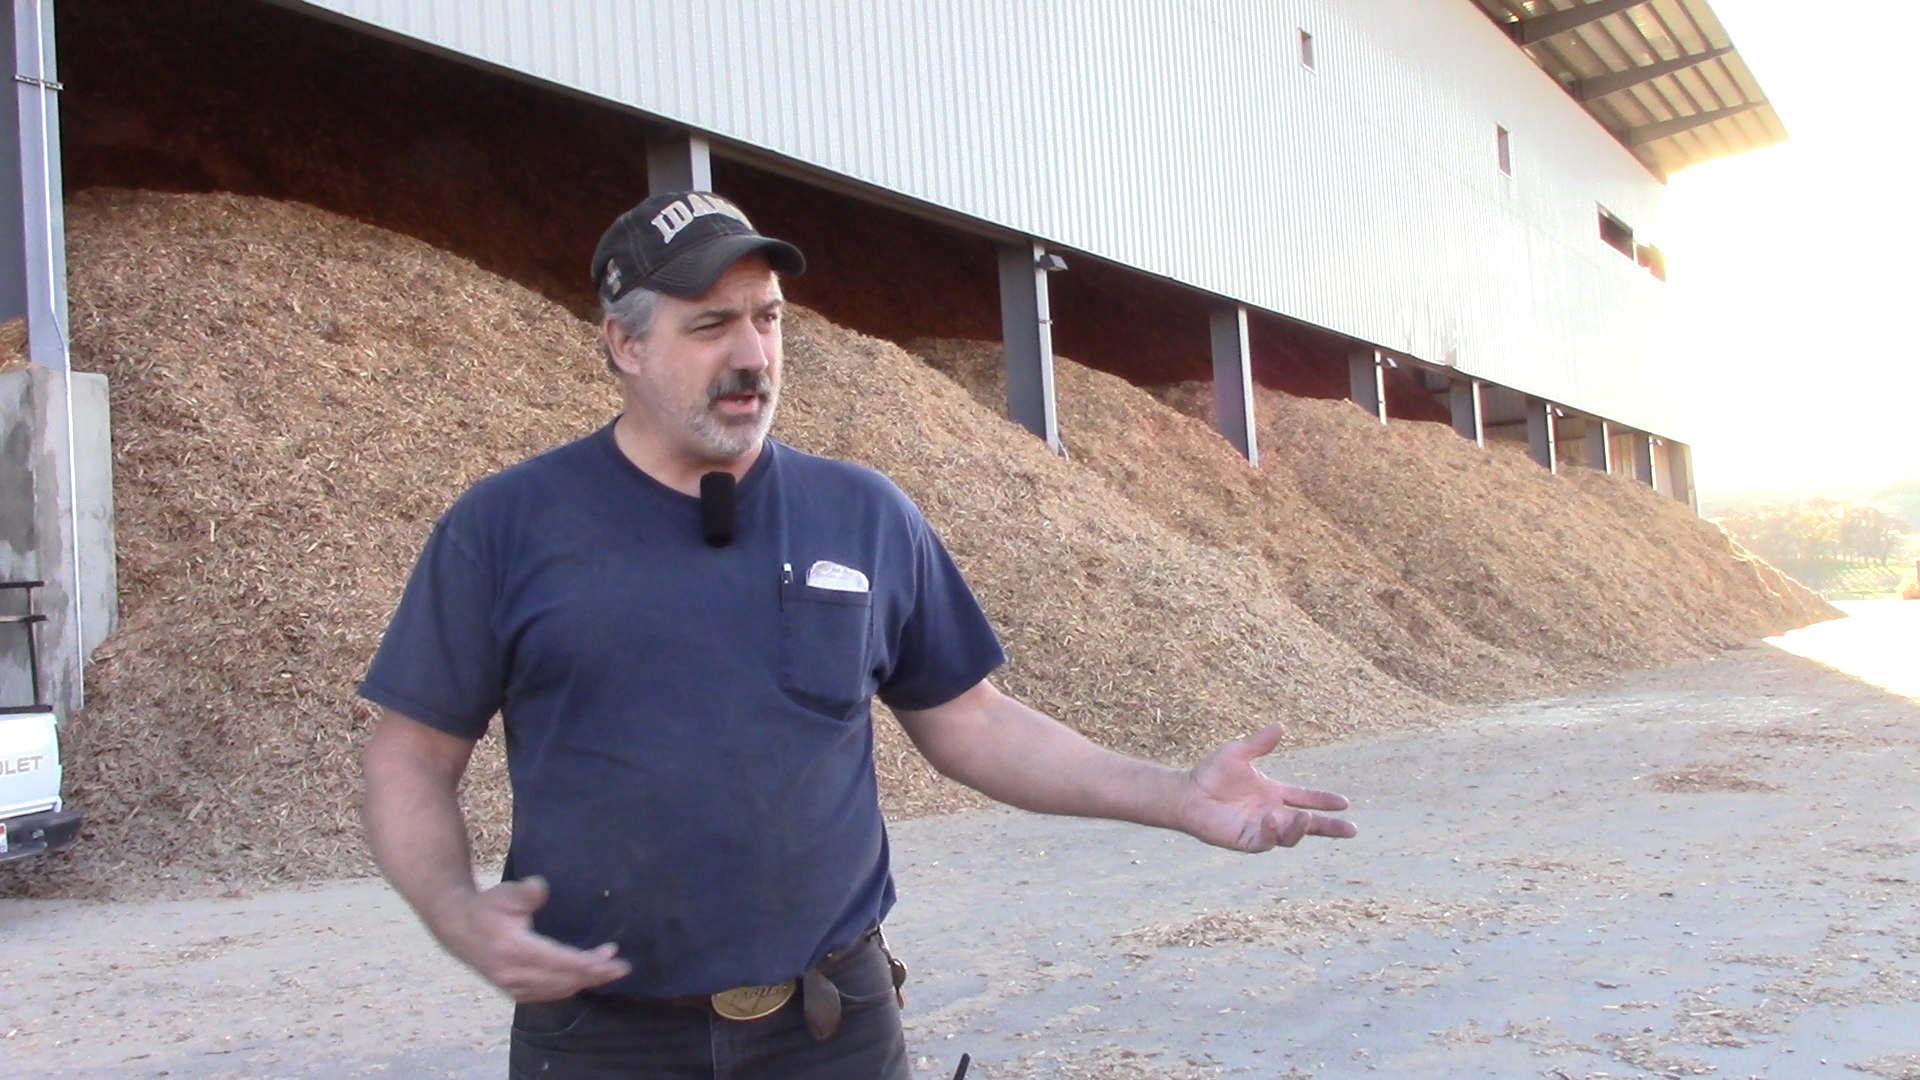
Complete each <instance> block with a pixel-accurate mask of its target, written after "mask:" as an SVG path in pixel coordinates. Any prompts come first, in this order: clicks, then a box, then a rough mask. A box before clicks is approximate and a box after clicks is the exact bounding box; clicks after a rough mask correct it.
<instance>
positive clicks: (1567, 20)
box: [1507, 0, 1646, 45]
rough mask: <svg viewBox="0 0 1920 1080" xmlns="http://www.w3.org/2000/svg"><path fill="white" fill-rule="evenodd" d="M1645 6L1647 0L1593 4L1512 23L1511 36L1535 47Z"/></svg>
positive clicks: (1599, 0) (1598, 0)
mask: <svg viewBox="0 0 1920 1080" xmlns="http://www.w3.org/2000/svg"><path fill="white" fill-rule="evenodd" d="M1644 3H1646V0H1591V2H1590V3H1585V4H1576V5H1574V6H1573V7H1570V8H1567V9H1565V10H1563V11H1555V12H1552V13H1550V14H1547V15H1535V16H1534V17H1533V18H1531V19H1522V20H1520V21H1519V22H1517V23H1508V24H1507V33H1509V34H1512V35H1513V40H1515V41H1517V42H1519V43H1520V44H1522V45H1533V44H1536V43H1538V42H1541V41H1544V40H1546V39H1547V38H1550V37H1552V36H1554V35H1555V34H1564V33H1566V32H1567V31H1569V30H1573V29H1576V28H1578V27H1582V26H1585V25H1587V24H1588V23H1590V22H1594V21H1596V20H1599V19H1604V18H1606V17H1607V16H1609V15H1614V14H1618V13H1619V12H1622V11H1625V10H1627V9H1628V8H1633V7H1639V6H1640V5H1641V4H1644Z"/></svg>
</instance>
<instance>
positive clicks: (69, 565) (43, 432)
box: [0, 365, 120, 716]
mask: <svg viewBox="0 0 1920 1080" xmlns="http://www.w3.org/2000/svg"><path fill="white" fill-rule="evenodd" d="M67 386H68V381H67V373H65V372H62V371H56V370H53V369H51V368H47V367H42V366H39V365H35V366H32V367H29V368H27V369H26V370H24V371H10V372H6V373H4V374H0V579H4V580H8V581H14V580H20V579H39V580H42V581H45V582H46V583H47V584H46V587H45V588H42V589H40V590H38V591H37V592H36V594H35V597H34V605H35V608H36V609H37V610H38V611H40V612H42V613H44V614H45V615H46V616H47V621H46V622H44V623H41V624H40V626H39V628H38V630H37V631H36V633H37V635H38V641H39V645H40V680H41V685H40V690H41V697H42V699H43V700H46V701H48V702H50V703H51V704H52V705H53V706H54V708H55V709H56V710H58V711H59V712H60V713H61V715H63V716H65V715H67V714H70V713H71V712H72V711H73V710H75V709H78V708H79V707H80V706H81V704H82V703H83V700H84V686H83V682H82V677H81V676H82V669H83V667H84V663H85V661H84V657H85V656H89V655H91V654H92V652H93V650H94V649H95V648H97V647H98V646H99V644H100V642H102V641H104V640H105V639H106V637H107V635H108V634H111V633H112V632H113V630H114V627H115V626H116V625H117V624H118V622H119V618H120V605H119V583H118V574H117V571H116V568H115V565H114V538H113V437H112V430H111V423H110V419H109V410H108V402H107V379H106V376H104V375H97V374H90V373H74V374H73V376H72V388H73V410H72V415H73V429H72V437H71V445H72V456H71V457H69V452H68V447H69V433H68V427H67V415H68V410H67V396H66V395H67ZM74 462H77V463H78V467H77V468H72V467H71V466H72V463H74ZM76 497H77V502H76ZM76 530H77V534H78V543H77V544H76V543H75V539H74V538H75V535H76ZM76 550H77V551H78V552H79V559H78V566H77V567H76V566H75V560H74V557H73V555H72V553H73V552H74V551H76ZM76 581H77V583H78V584H77V586H76ZM76 594H77V595H78V598H79V599H78V603H77V604H76V603H75V599H74V598H75V596H76ZM9 602H10V603H14V604H17V603H18V600H17V598H16V599H15V600H13V601H9ZM9 610H13V609H12V608H10V609H9ZM8 630H12V632H11V633H8V632H7V631H8ZM83 635H84V640H83ZM28 697H29V690H28V686H27V652H26V639H25V636H24V634H22V633H21V632H20V631H19V630H18V629H17V628H0V704H25V703H26V702H27V699H28Z"/></svg>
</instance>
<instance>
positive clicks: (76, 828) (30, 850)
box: [0, 810, 80, 863]
mask: <svg viewBox="0 0 1920 1080" xmlns="http://www.w3.org/2000/svg"><path fill="white" fill-rule="evenodd" d="M0 824H5V825H6V827H7V850H5V851H0V863H6V862H12V861H13V860H15V859H24V858H26V857H27V856H29V855H38V854H40V853H41V852H43V851H52V850H53V849H55V848H63V847H66V846H67V845H68V844H71V843H73V841H74V838H75V837H77V836H79V835H80V811H78V810H51V811H48V812H47V813H44V814H26V815H24V816H21V817H17V818H8V819H7V820H6V821H5V822H0Z"/></svg>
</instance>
